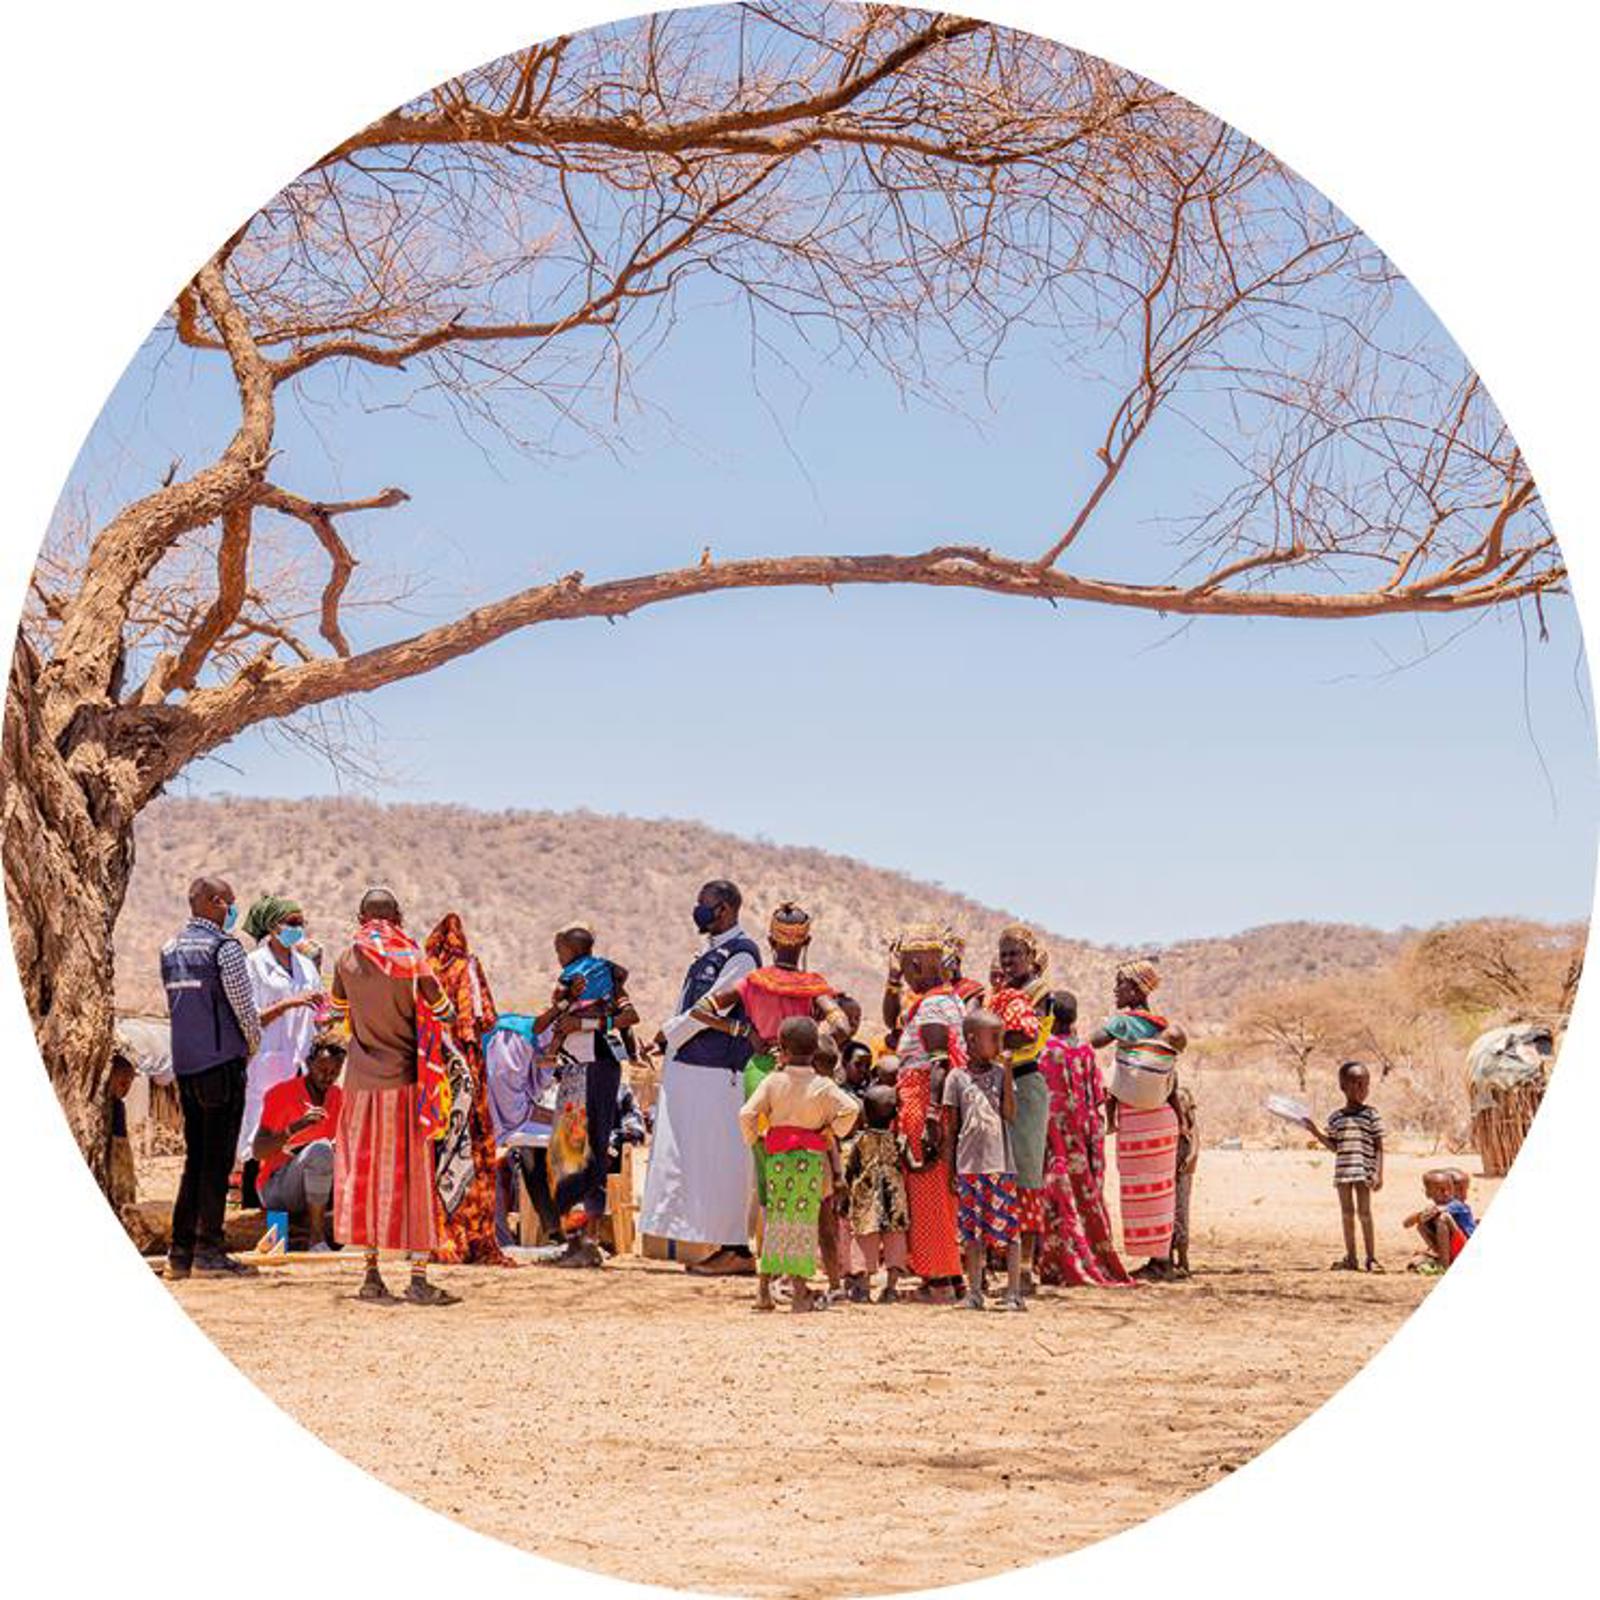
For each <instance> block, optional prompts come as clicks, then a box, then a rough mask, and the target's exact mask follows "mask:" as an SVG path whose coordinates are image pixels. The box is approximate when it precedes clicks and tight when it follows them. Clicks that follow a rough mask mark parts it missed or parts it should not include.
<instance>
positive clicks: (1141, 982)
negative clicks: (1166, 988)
mask: <svg viewBox="0 0 1600 1600" xmlns="http://www.w3.org/2000/svg"><path fill="white" fill-rule="evenodd" d="M1117 976H1118V977H1119V978H1126V979H1128V981H1129V982H1130V983H1136V984H1138V986H1139V992H1140V993H1141V994H1143V995H1144V997H1145V998H1146V999H1147V1000H1148V999H1149V998H1150V996H1151V995H1153V994H1154V993H1155V992H1156V990H1157V989H1158V988H1160V986H1161V974H1160V972H1159V971H1157V970H1156V964H1155V962H1154V961H1152V960H1151V959H1150V958H1149V956H1140V957H1139V958H1137V959H1136V960H1133V961H1123V962H1121V963H1119V964H1118V966H1117Z"/></svg>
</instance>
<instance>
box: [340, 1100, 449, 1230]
mask: <svg viewBox="0 0 1600 1600" xmlns="http://www.w3.org/2000/svg"><path fill="white" fill-rule="evenodd" d="M434 1217H435V1207H434V1183H433V1146H432V1145H431V1144H430V1143H429V1142H428V1140H427V1139H426V1138H425V1137H424V1135H423V1132H422V1125H421V1123H420V1122H419V1121H418V1119H417V1087H416V1085H415V1084H407V1085H405V1086H404V1087H402V1088H398V1089H346V1090H345V1092H344V1105H343V1107H342V1109H341V1110H340V1112H339V1130H338V1136H337V1138H336V1139H335V1140H334V1146H333V1231H334V1234H335V1236H336V1237H337V1238H338V1239H339V1241H340V1243H342V1244H353V1245H361V1246H364V1247H365V1248H367V1249H369V1250H409V1251H419V1252H420V1251H431V1250H432V1249H433V1248H434V1247H435V1245H436V1244H437V1243H438V1236H437V1231H436V1228H435V1224H434Z"/></svg>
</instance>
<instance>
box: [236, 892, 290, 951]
mask: <svg viewBox="0 0 1600 1600" xmlns="http://www.w3.org/2000/svg"><path fill="white" fill-rule="evenodd" d="M299 911H300V905H299V902H298V901H295V900H289V899H286V898H285V897H284V896H283V895H281V894H264V895H262V896H261V897H260V898H259V899H258V900H257V901H256V902H255V904H254V905H252V906H251V907H250V909H249V910H248V911H247V912H245V914H244V931H245V932H246V933H248V934H249V935H250V937H251V938H252V939H254V940H255V942H256V943H257V944H260V943H261V941H262V940H263V939H265V938H266V936H267V935H268V934H269V933H271V932H272V930H273V929H274V928H276V927H277V926H278V924H279V923H280V922H282V921H283V919H284V918H285V917H289V916H294V915H296V914H297V913H298V912H299Z"/></svg>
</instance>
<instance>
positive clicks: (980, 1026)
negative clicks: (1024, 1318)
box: [943, 1009, 1028, 1311]
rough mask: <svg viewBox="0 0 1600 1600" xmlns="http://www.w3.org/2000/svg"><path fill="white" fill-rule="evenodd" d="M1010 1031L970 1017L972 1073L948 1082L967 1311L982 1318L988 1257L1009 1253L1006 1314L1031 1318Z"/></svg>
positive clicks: (980, 1014) (996, 1021)
mask: <svg viewBox="0 0 1600 1600" xmlns="http://www.w3.org/2000/svg"><path fill="white" fill-rule="evenodd" d="M1004 1032H1005V1024H1004V1023H1003V1022H1002V1021H1001V1020H1000V1018H999V1016H997V1015H996V1014H995V1013H994V1012H993V1011H988V1010H981V1009H980V1010H977V1011H973V1012H969V1013H968V1015H967V1018H966V1020H965V1022H964V1023H963V1024H962V1034H963V1036H964V1037H965V1039H966V1044H967V1066H966V1070H965V1071H963V1072H951V1073H949V1074H948V1075H947V1076H946V1078H945V1080H944V1094H943V1103H944V1104H945V1105H947V1106H952V1107H954V1109H955V1113H956V1157H955V1189H956V1228H957V1231H958V1232H959V1233H960V1235H961V1244H962V1252H963V1255H964V1257H965V1266H966V1274H967V1292H966V1297H965V1298H964V1299H963V1300H962V1302H961V1305H962V1308H963V1309H964V1310H967V1311H982V1310H983V1252H984V1247H985V1246H986V1245H994V1246H996V1247H997V1248H1003V1249H1004V1250H1005V1253H1006V1291H1005V1294H1004V1295H1003V1296H1002V1297H1001V1300H1000V1309H1001V1310H1002V1311H1026V1310H1027V1309H1028V1307H1027V1302H1026V1301H1024V1300H1023V1298H1022V1240H1021V1237H1020V1227H1019V1222H1020V1217H1019V1201H1018V1197H1017V1175H1016V1173H1017V1169H1016V1163H1015V1160H1014V1159H1013V1157H1012V1153H1011V1123H1012V1122H1013V1121H1014V1120H1015V1118H1016V1115H1017V1094H1016V1086H1015V1084H1014V1083H1013V1082H1012V1078H1011V1062H1010V1060H1009V1058H1008V1057H1007V1056H1006V1054H1005V1052H1004V1050H1003V1049H1002V1048H1001V1040H1002V1037H1003V1035H1004Z"/></svg>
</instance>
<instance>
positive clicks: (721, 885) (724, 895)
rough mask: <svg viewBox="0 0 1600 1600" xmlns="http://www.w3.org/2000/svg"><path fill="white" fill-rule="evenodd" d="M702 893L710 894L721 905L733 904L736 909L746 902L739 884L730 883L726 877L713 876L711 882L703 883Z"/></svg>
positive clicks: (701, 886)
mask: <svg viewBox="0 0 1600 1600" xmlns="http://www.w3.org/2000/svg"><path fill="white" fill-rule="evenodd" d="M700 893H701V894H703V895H707V894H708V895H710V896H711V898H712V899H713V900H715V901H716V902H717V904H718V905H719V906H732V907H733V909H734V910H735V911H737V910H739V908H740V907H741V906H743V904H744V896H743V895H742V894H740V893H739V885H738V884H736V883H730V882H729V881H728V880H727V879H726V878H713V879H711V881H710V882H709V883H702V884H701V885H700Z"/></svg>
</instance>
